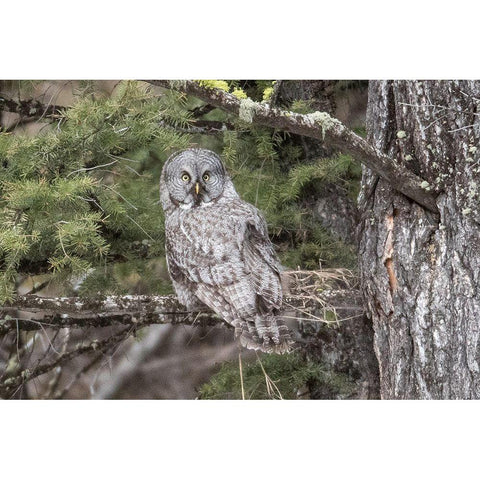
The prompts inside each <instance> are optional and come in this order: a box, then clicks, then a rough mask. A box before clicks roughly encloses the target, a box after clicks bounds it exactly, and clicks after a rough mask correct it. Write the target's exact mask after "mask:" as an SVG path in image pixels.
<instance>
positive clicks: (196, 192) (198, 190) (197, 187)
mask: <svg viewBox="0 0 480 480" xmlns="http://www.w3.org/2000/svg"><path fill="white" fill-rule="evenodd" d="M199 192H200V184H199V183H198V182H197V183H195V194H196V195H197V197H198V194H199Z"/></svg>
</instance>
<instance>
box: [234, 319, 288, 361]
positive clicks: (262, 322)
mask: <svg viewBox="0 0 480 480" xmlns="http://www.w3.org/2000/svg"><path fill="white" fill-rule="evenodd" d="M235 323H236V325H235V337H238V338H239V340H240V344H241V345H242V346H243V347H245V348H249V349H251V350H260V351H262V352H266V353H288V352H289V351H290V350H291V348H292V345H293V343H294V341H293V339H292V335H291V333H290V331H289V329H288V327H287V326H286V325H285V323H284V321H283V320H282V319H281V318H280V317H277V316H275V315H266V316H265V315H264V316H260V315H256V316H255V317H252V318H248V319H241V320H238V321H237V322H235Z"/></svg>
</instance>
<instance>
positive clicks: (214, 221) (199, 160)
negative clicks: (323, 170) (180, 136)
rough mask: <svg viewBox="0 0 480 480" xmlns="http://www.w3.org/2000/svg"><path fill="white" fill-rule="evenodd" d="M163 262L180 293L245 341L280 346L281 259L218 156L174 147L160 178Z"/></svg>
mask: <svg viewBox="0 0 480 480" xmlns="http://www.w3.org/2000/svg"><path fill="white" fill-rule="evenodd" d="M160 199H161V203H162V206H163V210H164V211H165V238H166V252H167V264H168V270H169V273H170V277H171V279H172V282H173V286H174V288H175V291H176V293H177V296H178V299H179V301H180V302H181V303H182V304H183V305H185V306H186V307H187V309H188V310H190V311H195V310H201V309H202V307H203V309H205V305H206V306H207V307H209V308H211V309H212V310H213V311H215V312H216V313H217V314H218V315H220V316H221V317H222V318H223V319H224V320H225V321H226V322H228V323H229V324H231V325H233V326H234V327H235V337H238V338H239V339H240V343H241V345H242V346H244V347H247V348H250V349H256V350H262V351H265V352H277V353H284V352H286V351H288V350H289V348H290V345H291V344H292V339H291V336H290V333H289V330H288V328H287V327H286V325H285V324H284V323H283V321H282V320H281V318H279V317H278V316H277V315H278V312H279V310H280V307H281V304H282V287H281V284H280V264H279V262H278V259H277V257H276V254H275V251H274V249H273V245H272V243H271V242H270V239H269V237H268V233H267V225H266V222H265V220H264V219H263V217H262V215H261V214H260V212H259V211H258V210H257V209H256V208H255V207H254V206H253V205H250V204H249V203H247V202H244V201H243V200H242V199H241V198H240V197H239V195H238V193H237V192H236V191H235V187H234V186H233V183H232V181H231V179H230V177H229V176H228V174H227V172H226V170H225V167H224V165H223V163H222V161H221V159H220V157H219V156H218V155H217V154H215V153H214V152H212V151H210V150H204V149H199V148H192V149H188V150H184V151H182V152H180V153H177V154H174V155H172V156H171V157H170V158H169V159H168V160H167V161H166V163H165V165H164V167H163V170H162V175H161V178H160Z"/></svg>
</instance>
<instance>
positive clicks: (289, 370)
mask: <svg viewBox="0 0 480 480" xmlns="http://www.w3.org/2000/svg"><path fill="white" fill-rule="evenodd" d="M265 374H267V375H268V377H269V378H266V376H265ZM242 377H243V389H244V395H245V398H246V399H250V400H268V399H272V398H283V399H285V400H289V399H290V400H294V399H298V398H302V395H304V394H305V393H306V392H309V391H310V392H312V391H315V390H318V389H322V391H328V392H329V396H330V397H331V398H347V397H348V396H349V395H351V394H352V393H353V392H354V390H355V386H354V384H353V383H352V382H351V380H350V379H349V378H348V377H347V376H346V375H344V374H340V373H334V372H332V371H331V370H330V369H328V368H326V367H324V366H322V365H321V364H319V363H317V362H313V361H310V360H305V359H304V358H302V356H301V355H299V354H297V353H291V354H288V355H275V354H272V355H262V356H261V358H259V359H257V360H256V361H251V362H243V365H242ZM270 380H271V382H273V385H272V384H270V383H269V381H270ZM267 385H268V386H267ZM199 398H201V399H204V400H240V399H242V380H241V377H240V368H239V364H238V363H237V362H226V363H224V364H223V365H222V367H221V369H220V371H219V372H218V373H217V374H215V375H214V376H213V377H212V378H211V379H210V380H209V382H208V383H206V384H204V385H202V387H201V388H200V391H199Z"/></svg>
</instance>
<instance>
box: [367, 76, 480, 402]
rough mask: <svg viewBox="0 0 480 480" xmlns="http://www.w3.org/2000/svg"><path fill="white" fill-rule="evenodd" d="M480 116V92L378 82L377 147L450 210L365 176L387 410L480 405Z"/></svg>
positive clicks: (374, 312) (370, 284)
mask: <svg viewBox="0 0 480 480" xmlns="http://www.w3.org/2000/svg"><path fill="white" fill-rule="evenodd" d="M479 105H480V82H479V81H424V82H420V81H374V82H370V86H369V103H368V111H367V131H368V140H369V141H370V142H371V143H372V144H373V145H374V146H376V147H377V148H378V149H380V150H381V151H383V152H385V153H387V154H388V155H389V156H391V157H392V158H396V159H397V161H398V162H400V163H403V164H404V165H407V166H408V168H410V169H411V170H412V171H413V172H414V173H416V174H417V175H419V176H421V177H422V178H423V179H424V180H425V181H424V182H423V183H422V187H423V188H424V189H425V190H429V191H431V192H434V193H435V194H436V195H437V205H438V209H439V215H436V214H434V213H431V212H428V211H427V210H425V209H424V208H423V207H421V206H419V205H418V204H417V203H415V202H413V201H411V200H409V199H407V197H405V196H404V195H402V194H399V193H398V192H397V191H395V190H394V189H393V188H392V186H391V185H390V184H388V183H387V182H386V181H385V180H383V179H381V178H379V177H378V176H376V175H375V174H373V173H372V171H371V170H369V169H367V168H365V169H364V175H363V179H362V191H361V193H360V196H359V207H360V212H361V215H362V220H361V225H360V238H359V240H360V245H359V247H360V249H359V256H360V270H361V277H362V284H363V285H362V286H363V288H362V290H363V292H364V296H365V304H366V308H367V310H368V313H369V315H371V318H372V320H373V327H374V332H375V336H374V346H375V352H376V355H377V358H378V362H379V367H380V383H381V396H382V398H423V399H428V398H433V399H440V398H452V399H454V398H464V399H470V398H479V397H480V369H479V362H480V350H479V335H480V295H479V290H478V287H479V279H480V223H479V220H478V218H479V215H480V211H479V210H480V208H479V186H480V183H479V179H480V174H479V173H480V167H479V164H480V157H479V153H480V151H478V150H477V147H480V143H479V137H480V122H479V118H480V117H479V115H480V113H477V111H478V110H480V109H479V108H478V107H479Z"/></svg>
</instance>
